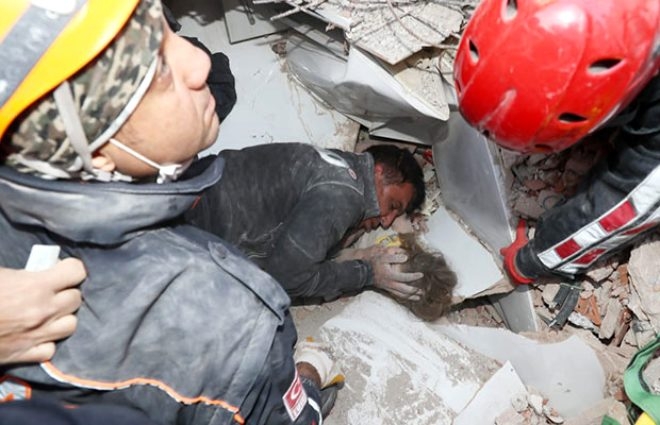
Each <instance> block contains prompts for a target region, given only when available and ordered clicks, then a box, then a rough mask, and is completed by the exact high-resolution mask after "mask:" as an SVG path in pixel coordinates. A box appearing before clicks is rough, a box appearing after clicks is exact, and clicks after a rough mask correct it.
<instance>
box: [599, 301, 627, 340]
mask: <svg viewBox="0 0 660 425" xmlns="http://www.w3.org/2000/svg"><path fill="white" fill-rule="evenodd" d="M622 311H623V306H621V303H619V300H617V299H616V298H611V299H610V301H609V303H608V304H607V310H606V311H605V315H604V316H603V323H602V324H601V325H600V330H599V331H598V337H599V338H600V339H610V338H612V336H614V331H615V330H616V329H617V328H618V327H619V320H620V319H621V312H622Z"/></svg>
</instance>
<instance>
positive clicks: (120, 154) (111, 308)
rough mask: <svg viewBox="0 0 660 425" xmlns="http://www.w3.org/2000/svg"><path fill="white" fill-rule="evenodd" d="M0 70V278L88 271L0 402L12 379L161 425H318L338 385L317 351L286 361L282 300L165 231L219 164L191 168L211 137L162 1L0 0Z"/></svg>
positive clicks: (205, 92)
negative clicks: (65, 322) (33, 360)
mask: <svg viewBox="0 0 660 425" xmlns="http://www.w3.org/2000/svg"><path fill="white" fill-rule="evenodd" d="M0 61H1V62H2V67H1V68H0V137H1V143H2V144H1V146H2V150H3V157H2V165H1V166H0V210H1V214H0V234H2V235H3V237H2V238H0V267H4V268H13V269H20V268H22V267H23V266H24V264H25V262H26V259H27V257H28V255H29V252H30V249H31V247H32V245H34V244H49V245H59V246H60V247H61V250H62V256H63V257H75V258H78V259H80V260H82V262H83V263H84V264H85V267H86V269H87V278H86V279H85V281H84V282H83V283H82V285H81V287H80V290H81V292H82V299H83V302H82V305H81V306H80V308H79V310H78V311H77V313H76V316H77V329H76V330H75V332H73V334H72V335H71V336H70V337H69V338H67V339H65V340H62V341H59V342H58V343H57V348H56V350H55V353H54V355H53V357H52V358H51V359H50V360H48V361H44V362H42V363H41V364H33V365H30V364H27V365H21V367H4V368H3V372H4V373H5V374H6V376H4V377H3V379H0V394H8V391H11V390H12V388H14V387H13V386H12V385H13V384H15V383H16V382H20V383H21V385H25V386H27V388H29V391H25V392H24V394H25V395H26V397H27V396H33V397H34V396H47V397H51V398H53V399H57V400H60V401H61V402H65V403H67V404H85V403H89V402H94V403H102V404H103V403H110V404H113V405H117V404H119V405H124V406H129V407H134V408H138V409H139V410H142V411H143V412H145V413H146V414H147V415H148V416H149V417H150V418H151V419H152V420H155V421H157V422H159V423H161V424H169V423H171V424H174V423H177V424H196V423H204V424H229V423H245V422H249V423H254V424H265V423H268V424H290V423H296V424H306V423H310V424H311V423H320V422H321V412H320V411H321V406H320V404H321V399H320V395H319V389H320V388H321V387H324V386H329V385H332V384H334V383H336V382H338V380H339V379H340V378H339V375H338V374H337V372H336V368H334V367H333V363H332V361H331V359H330V357H329V355H328V354H327V352H325V351H324V350H321V349H319V348H318V347H315V348H313V350H315V352H314V355H303V356H301V357H300V358H302V359H305V361H301V362H299V363H297V364H296V363H295V361H294V358H293V346H294V344H295V341H296V332H295V328H294V326H293V322H292V320H291V317H290V314H289V311H288V306H289V299H288V297H287V296H286V294H285V293H284V291H283V290H282V289H281V287H280V286H279V285H278V284H277V283H276V282H275V281H274V280H273V279H272V278H271V277H270V276H268V275H267V274H265V273H264V272H262V271H261V270H259V269H258V268H257V267H256V266H254V265H253V264H251V263H249V262H248V261H247V260H245V259H244V258H243V257H242V256H240V255H239V254H237V253H236V251H235V250H234V249H233V248H232V247H231V246H228V245H227V244H226V243H224V242H223V241H222V240H220V239H217V238H215V237H213V236H211V235H209V234H206V233H204V232H202V231H199V230H197V229H195V228H193V227H190V226H186V225H180V224H177V220H178V218H179V217H180V215H181V214H182V212H183V211H185V210H186V209H188V208H189V207H190V205H191V204H192V203H193V202H194V200H195V199H196V197H197V196H198V194H199V193H200V192H201V191H202V190H204V189H205V188H206V187H208V186H210V185H212V184H214V183H215V182H216V181H217V180H218V179H219V178H220V176H221V173H222V166H223V164H222V161H220V160H217V159H216V158H215V157H208V158H206V159H204V160H201V161H197V162H194V161H193V159H194V158H195V156H196V154H197V153H198V152H199V151H200V150H202V149H204V148H206V147H208V146H210V145H211V144H212V143H213V142H214V141H215V139H216V137H217V133H218V126H219V124H218V118H217V115H216V113H215V101H214V99H213V97H212V96H211V95H210V92H209V89H208V87H207V86H206V83H205V81H206V77H207V74H208V71H209V59H208V56H207V55H206V54H204V53H203V52H201V51H200V50H198V49H196V48H194V47H193V46H192V45H191V44H190V43H188V42H187V41H185V40H183V39H182V38H180V37H178V36H177V35H176V34H174V33H172V32H171V30H170V29H169V28H168V27H167V25H165V24H164V20H163V17H162V8H161V4H160V1H159V0H131V1H128V0H127V1H121V2H108V1H103V0H70V1H64V0H61V1H54V0H53V1H28V0H20V1H17V0H2V1H0ZM181 123H185V125H181ZM184 172H185V176H184V177H182V174H183V173H184ZM25 308H26V309H29V308H31V306H27V305H26V306H25ZM0 314H1V313H0ZM7 406H11V405H7ZM5 411H6V410H5ZM2 412H3V406H1V405H0V417H1V416H2Z"/></svg>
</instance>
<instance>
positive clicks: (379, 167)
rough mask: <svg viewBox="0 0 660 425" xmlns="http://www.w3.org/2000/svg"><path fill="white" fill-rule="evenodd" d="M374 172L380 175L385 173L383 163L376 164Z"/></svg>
mask: <svg viewBox="0 0 660 425" xmlns="http://www.w3.org/2000/svg"><path fill="white" fill-rule="evenodd" d="M374 174H375V175H377V176H379V177H380V176H382V175H383V164H374Z"/></svg>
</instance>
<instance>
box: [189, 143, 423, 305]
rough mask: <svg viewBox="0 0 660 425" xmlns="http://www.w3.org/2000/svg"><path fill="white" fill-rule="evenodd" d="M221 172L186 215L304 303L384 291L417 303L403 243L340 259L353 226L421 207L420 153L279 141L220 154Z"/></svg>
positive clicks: (365, 226)
mask: <svg viewBox="0 0 660 425" xmlns="http://www.w3.org/2000/svg"><path fill="white" fill-rule="evenodd" d="M219 156H220V157H222V158H223V159H224V161H225V171H224V175H223V178H222V179H221V180H220V181H219V182H218V183H216V184H214V185H213V186H211V187H210V188H208V189H207V190H206V191H205V192H204V194H203V195H202V197H201V199H200V200H199V202H197V204H196V205H195V207H194V208H193V209H191V210H190V211H188V212H187V213H186V218H187V219H188V220H189V221H190V222H191V223H193V224H194V225H196V226H198V227H200V228H202V229H204V230H207V231H209V232H211V233H213V234H215V235H217V236H219V237H221V238H223V239H225V240H227V241H228V242H230V243H232V244H234V245H236V246H237V247H238V248H239V249H241V250H242V251H243V252H244V253H246V254H247V255H248V257H250V258H251V259H252V260H253V261H254V262H255V263H257V264H258V265H259V266H260V267H261V268H262V269H264V270H265V271H267V272H268V273H270V274H271V275H272V276H273V277H275V278H276V279H277V280H278V281H279V282H280V283H281V284H282V286H283V287H284V289H285V290H286V291H287V293H288V294H289V295H290V296H291V298H292V299H293V300H294V301H297V302H309V301H318V300H319V299H323V300H331V299H334V298H337V297H339V296H341V295H343V294H347V293H351V294H353V293H356V292H357V291H361V290H363V289H365V288H370V287H376V288H380V289H383V290H385V291H388V292H390V293H391V294H393V295H395V296H397V297H400V298H413V299H419V296H420V290H419V289H418V288H415V287H413V286H410V285H408V284H407V283H408V282H411V281H413V280H417V279H419V278H420V277H422V274H421V273H418V272H409V273H408V272H400V271H396V270H395V269H394V268H393V264H396V263H403V262H405V261H406V256H405V254H404V253H403V251H402V250H401V249H400V248H379V249H374V250H365V251H361V252H356V255H355V258H353V259H351V260H347V261H342V262H337V261H333V260H332V257H333V256H334V255H335V254H336V253H337V252H338V251H339V250H340V249H341V248H342V242H343V241H344V240H345V238H346V237H347V236H348V235H349V234H352V233H354V232H358V231H370V230H372V229H375V228H377V227H378V226H382V227H384V228H387V227H389V226H390V225H391V224H392V222H393V221H394V219H395V218H396V217H398V216H400V215H402V214H404V213H411V212H413V211H415V210H416V209H418V208H419V207H420V205H421V204H422V202H423V201H424V197H425V188H424V181H423V176H422V170H421V168H420V166H419V164H418V163H417V161H416V160H415V158H414V156H413V155H412V154H411V153H410V152H409V151H407V150H405V149H400V148H398V147H395V146H393V145H377V146H372V147H371V148H369V149H367V151H366V152H365V153H352V152H342V151H337V150H324V149H319V148H316V147H313V146H311V145H306V144H297V143H275V144H268V145H261V146H254V147H250V148H246V149H242V150H226V151H222V152H221V153H220V154H219Z"/></svg>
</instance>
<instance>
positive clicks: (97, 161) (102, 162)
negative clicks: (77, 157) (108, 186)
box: [92, 149, 117, 172]
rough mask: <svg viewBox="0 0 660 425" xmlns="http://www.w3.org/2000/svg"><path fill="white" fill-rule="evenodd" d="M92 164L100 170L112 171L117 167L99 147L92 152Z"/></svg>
mask: <svg viewBox="0 0 660 425" xmlns="http://www.w3.org/2000/svg"><path fill="white" fill-rule="evenodd" d="M92 166H93V167H94V168H96V169H98V170H101V171H107V172H113V171H115V169H116V168H117V165H116V164H115V161H114V160H113V159H112V158H111V157H110V156H109V155H108V154H107V153H105V152H104V150H103V149H99V150H97V151H96V152H94V156H93V157H92Z"/></svg>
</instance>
